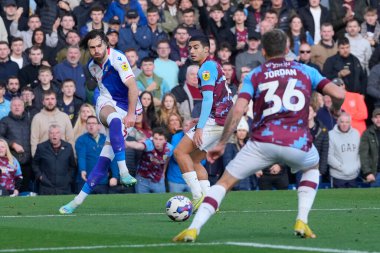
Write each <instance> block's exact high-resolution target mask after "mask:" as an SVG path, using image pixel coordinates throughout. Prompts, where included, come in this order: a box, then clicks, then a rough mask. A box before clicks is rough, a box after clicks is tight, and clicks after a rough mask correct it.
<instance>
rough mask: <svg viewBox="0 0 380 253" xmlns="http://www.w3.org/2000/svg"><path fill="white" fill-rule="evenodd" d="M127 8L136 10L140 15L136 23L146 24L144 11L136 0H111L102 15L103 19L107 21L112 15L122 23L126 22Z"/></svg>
mask: <svg viewBox="0 0 380 253" xmlns="http://www.w3.org/2000/svg"><path fill="white" fill-rule="evenodd" d="M128 10H134V11H136V12H137V15H138V16H139V17H140V19H139V21H138V24H139V25H146V24H147V19H146V17H145V13H144V11H143V9H142V8H141V5H140V3H139V2H138V1H137V0H116V1H113V2H112V3H111V4H110V5H109V7H108V8H107V12H106V14H105V15H104V21H105V22H109V20H111V19H112V18H113V17H114V16H117V17H118V18H119V20H120V22H121V24H124V23H126V22H127V20H126V16H127V12H128Z"/></svg>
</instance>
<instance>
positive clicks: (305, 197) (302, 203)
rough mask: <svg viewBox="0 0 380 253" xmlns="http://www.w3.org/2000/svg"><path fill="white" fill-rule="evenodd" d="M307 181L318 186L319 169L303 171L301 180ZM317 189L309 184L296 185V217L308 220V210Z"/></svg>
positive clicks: (304, 220)
mask: <svg viewBox="0 0 380 253" xmlns="http://www.w3.org/2000/svg"><path fill="white" fill-rule="evenodd" d="M302 181H309V182H312V183H315V184H316V185H317V187H318V184H319V170H318V169H311V170H308V171H306V172H303V174H302V177H301V181H300V182H302ZM317 190H318V188H317V189H313V188H312V187H309V186H300V187H298V215H297V219H300V220H301V221H303V222H305V223H306V224H307V222H308V216H309V212H310V210H311V207H312V206H313V203H314V199H315V196H316V195H317Z"/></svg>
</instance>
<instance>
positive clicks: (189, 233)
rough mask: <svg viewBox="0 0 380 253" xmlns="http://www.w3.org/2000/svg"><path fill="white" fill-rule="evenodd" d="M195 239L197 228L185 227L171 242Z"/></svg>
mask: <svg viewBox="0 0 380 253" xmlns="http://www.w3.org/2000/svg"><path fill="white" fill-rule="evenodd" d="M196 239H197V230H196V229H195V228H192V229H185V230H183V231H182V232H181V233H179V234H178V235H177V236H176V237H174V238H173V242H195V240H196Z"/></svg>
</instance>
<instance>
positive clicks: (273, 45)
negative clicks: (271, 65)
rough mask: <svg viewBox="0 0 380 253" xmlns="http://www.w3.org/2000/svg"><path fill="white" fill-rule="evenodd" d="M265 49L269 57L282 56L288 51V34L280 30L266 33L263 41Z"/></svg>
mask: <svg viewBox="0 0 380 253" xmlns="http://www.w3.org/2000/svg"><path fill="white" fill-rule="evenodd" d="M261 42H262V45H263V48H264V50H265V53H266V55H267V56H268V57H274V56H281V55H284V54H285V51H286V34H285V32H283V31H281V30H279V29H273V30H272V31H269V32H266V33H264V35H263V38H262V39H261Z"/></svg>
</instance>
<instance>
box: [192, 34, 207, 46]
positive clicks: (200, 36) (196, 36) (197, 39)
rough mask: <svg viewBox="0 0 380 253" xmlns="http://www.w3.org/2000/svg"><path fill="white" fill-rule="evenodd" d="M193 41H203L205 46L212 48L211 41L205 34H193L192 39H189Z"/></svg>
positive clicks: (202, 43)
mask: <svg viewBox="0 0 380 253" xmlns="http://www.w3.org/2000/svg"><path fill="white" fill-rule="evenodd" d="M192 41H198V42H199V43H201V45H202V46H203V47H208V48H210V41H209V39H208V38H207V37H206V36H203V35H195V36H192V37H191V38H190V39H189V42H192Z"/></svg>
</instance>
